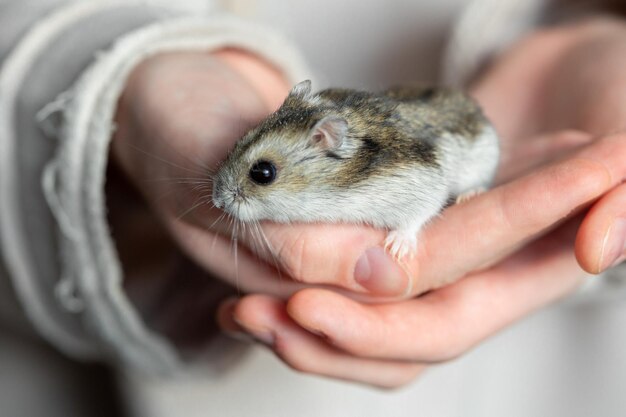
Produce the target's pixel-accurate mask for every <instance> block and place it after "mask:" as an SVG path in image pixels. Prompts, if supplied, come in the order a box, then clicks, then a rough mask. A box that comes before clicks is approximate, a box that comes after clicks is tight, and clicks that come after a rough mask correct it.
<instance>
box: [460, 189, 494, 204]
mask: <svg viewBox="0 0 626 417" xmlns="http://www.w3.org/2000/svg"><path fill="white" fill-rule="evenodd" d="M485 191H487V188H485V187H478V188H474V189H472V190H469V191H466V192H464V193H463V194H460V195H459V196H458V197H457V198H456V204H461V203H465V202H466V201H469V200H471V199H472V198H474V197H476V196H477V195H480V194H482V193H484V192H485Z"/></svg>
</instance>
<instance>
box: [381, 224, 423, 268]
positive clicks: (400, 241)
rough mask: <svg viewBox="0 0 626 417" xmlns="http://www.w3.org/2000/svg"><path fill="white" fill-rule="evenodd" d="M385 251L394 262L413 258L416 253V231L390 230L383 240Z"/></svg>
mask: <svg viewBox="0 0 626 417" xmlns="http://www.w3.org/2000/svg"><path fill="white" fill-rule="evenodd" d="M385 250H387V251H388V252H389V254H390V255H391V256H392V257H393V258H394V259H395V260H396V261H399V260H400V259H402V258H404V257H407V256H408V259H411V258H413V256H414V255H415V252H416V251H417V231H414V230H406V229H405V230H392V231H390V232H389V234H388V235H387V238H386V239H385Z"/></svg>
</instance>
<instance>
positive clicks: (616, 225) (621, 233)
mask: <svg viewBox="0 0 626 417" xmlns="http://www.w3.org/2000/svg"><path fill="white" fill-rule="evenodd" d="M625 255H626V219H617V220H615V221H614V222H613V224H612V225H611V227H610V228H609V231H608V232H607V236H606V238H605V239H604V247H603V248H602V255H601V259H600V271H604V270H607V269H609V268H611V267H613V266H615V265H617V264H619V263H621V262H622V261H623V260H624V256H625Z"/></svg>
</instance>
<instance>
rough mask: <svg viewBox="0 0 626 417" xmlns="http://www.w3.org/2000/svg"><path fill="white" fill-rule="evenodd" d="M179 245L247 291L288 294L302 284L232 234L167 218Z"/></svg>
mask: <svg viewBox="0 0 626 417" xmlns="http://www.w3.org/2000/svg"><path fill="white" fill-rule="evenodd" d="M166 220H167V223H166V224H167V227H168V229H169V230H170V232H171V233H172V235H173V237H174V238H175V239H176V241H177V242H178V244H179V245H180V246H181V247H182V248H183V250H184V251H185V253H186V254H187V255H189V256H190V257H191V258H192V259H193V260H194V261H195V262H196V263H197V264H198V265H199V266H201V267H202V268H203V269H204V270H206V271H208V272H210V273H212V274H213V275H214V276H216V277H219V278H220V279H222V280H224V281H227V282H229V283H230V284H232V285H233V286H235V287H237V289H238V290H241V291H243V292H260V293H266V294H274V295H277V296H282V297H287V296H288V295H290V294H292V293H293V292H295V291H297V290H299V289H301V288H302V285H301V284H299V283H297V282H295V281H293V280H291V279H289V278H288V277H285V276H284V275H282V274H281V273H280V272H279V271H278V270H277V269H276V268H275V267H274V266H273V265H271V264H269V263H267V262H265V261H262V260H260V259H259V258H258V256H256V255H255V254H253V253H251V252H250V251H248V250H247V249H246V248H245V247H241V246H239V245H238V244H237V243H236V242H235V241H233V239H232V238H231V237H226V236H222V235H219V234H215V233H211V232H209V231H207V230H204V229H201V228H198V227H197V226H195V225H192V224H189V223H186V222H184V221H179V220H176V219H171V218H166Z"/></svg>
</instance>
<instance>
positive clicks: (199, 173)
mask: <svg viewBox="0 0 626 417" xmlns="http://www.w3.org/2000/svg"><path fill="white" fill-rule="evenodd" d="M126 145H128V146H129V147H131V148H133V149H134V150H136V151H137V152H141V153H142V154H144V155H146V156H149V157H150V158H152V159H155V160H157V161H159V162H163V163H164V164H167V165H169V166H172V167H174V168H178V169H182V170H183V171H188V172H191V173H193V174H198V175H201V176H205V175H206V174H207V171H208V170H207V169H206V168H205V167H202V168H203V169H202V170H197V169H191V168H189V167H184V166H182V165H178V164H176V163H174V162H172V161H168V160H167V159H163V158H161V157H159V156H157V155H154V154H152V153H150V152H148V151H146V150H144V149H141V148H140V147H138V146H136V145H133V144H131V143H127V144H126ZM194 165H195V164H194Z"/></svg>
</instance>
